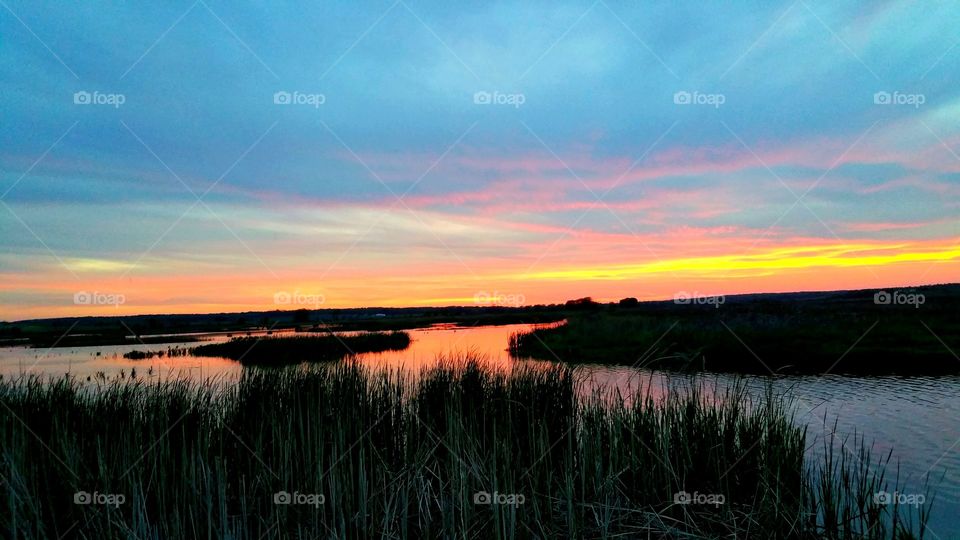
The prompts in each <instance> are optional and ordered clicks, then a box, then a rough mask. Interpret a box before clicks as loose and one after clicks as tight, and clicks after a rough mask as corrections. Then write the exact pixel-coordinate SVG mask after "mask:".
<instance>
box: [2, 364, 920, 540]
mask: <svg viewBox="0 0 960 540" xmlns="http://www.w3.org/2000/svg"><path fill="white" fill-rule="evenodd" d="M630 398H631V399H629V400H628V399H626V398H625V397H623V396H617V395H615V394H614V395H610V394H602V393H601V392H599V391H598V392H596V393H594V394H592V395H590V396H587V397H583V396H582V394H578V393H577V391H576V381H575V378H574V376H573V372H572V371H571V370H570V369H569V368H566V367H562V366H554V367H542V366H537V367H533V366H523V365H517V366H515V367H514V368H513V369H511V370H510V371H505V370H497V369H492V368H489V367H484V366H483V365H481V364H480V363H477V362H475V361H471V360H470V359H469V358H459V359H457V361H452V360H451V361H446V362H443V363H441V365H440V366H439V367H436V368H432V369H429V370H426V371H424V372H422V373H419V374H417V376H411V375H409V374H405V373H403V372H399V371H393V372H391V371H378V372H376V373H371V372H369V371H368V370H366V369H364V368H362V367H361V366H359V365H358V364H356V363H352V362H346V363H336V364H328V365H320V366H311V367H303V366H297V367H296V368H290V369H285V370H260V369H250V370H246V371H245V372H244V374H243V375H242V376H241V378H240V379H239V381H238V382H236V383H234V384H224V383H217V382H209V381H208V382H207V383H204V384H198V383H191V382H187V381H183V380H171V381H165V382H152V383H150V382H144V381H142V380H140V381H131V380H129V379H128V380H125V381H109V382H102V381H101V382H100V383H98V384H83V383H81V382H79V381H77V380H73V379H59V380H42V379H39V378H36V377H26V378H21V379H18V380H14V381H0V437H2V438H0V442H2V448H0V451H2V455H0V459H2V461H0V473H2V479H3V486H2V497H0V505H2V508H3V509H4V510H3V511H2V512H0V527H2V530H3V531H4V533H5V534H6V535H7V536H8V537H11V538H57V537H60V536H61V535H66V536H68V537H77V538H134V537H135V538H141V539H148V538H195V537H207V538H239V539H248V538H249V539H256V538H318V537H319V538H331V537H340V538H381V537H388V538H421V537H428V538H439V537H442V538H530V537H541V538H564V537H572V538H587V537H588V538H625V537H629V538H632V537H642V538H647V537H651V538H662V537H671V538H716V537H734V536H736V537H738V538H893V537H897V538H903V537H909V536H908V531H907V530H906V525H905V524H907V523H908V522H909V520H910V517H909V516H908V515H907V514H908V513H909V512H908V510H907V509H905V508H902V507H897V508H894V507H889V506H877V505H873V504H871V501H872V500H873V499H872V498H871V497H872V492H871V490H875V489H877V488H878V486H885V485H886V483H887V479H886V478H885V476H884V474H885V473H884V469H883V468H882V466H883V465H884V464H883V463H879V465H880V468H877V467H876V466H875V465H877V464H875V463H873V462H871V460H870V459H869V458H867V459H865V460H863V461H860V460H853V459H846V458H844V457H843V456H836V455H834V454H831V453H828V454H827V455H828V456H829V457H828V458H827V459H825V460H824V463H822V464H805V463H804V449H805V444H806V442H807V441H806V434H805V432H804V430H803V429H801V428H798V427H796V426H795V424H794V423H793V422H792V421H791V416H790V413H789V403H787V402H785V401H783V400H781V399H777V398H774V397H773V395H772V394H771V395H769V396H768V397H767V398H766V399H758V400H751V399H749V398H748V395H747V393H746V392H745V389H744V387H743V386H742V385H737V386H735V387H734V388H732V389H730V390H727V391H726V393H723V394H721V395H716V394H714V393H712V392H710V393H709V395H708V393H706V392H703V391H702V390H699V389H698V388H697V387H696V386H695V387H694V388H693V389H692V390H691V391H688V392H676V393H669V394H668V395H666V396H665V397H662V398H661V397H658V398H657V399H654V397H653V396H652V393H650V392H644V391H643V390H640V391H638V392H637V393H636V394H634V395H632V396H630ZM861 443H862V441H861ZM830 448H833V445H831V446H830ZM858 448H860V449H861V450H859V451H861V452H864V451H865V450H863V449H862V448H863V446H862V445H860V446H858ZM861 457H863V456H861ZM864 463H868V464H870V465H869V466H868V465H864ZM888 490H891V491H892V489H890V488H888ZM81 491H82V492H87V493H94V492H97V493H100V494H122V495H123V496H124V498H125V500H124V502H123V503H122V504H119V505H116V506H105V505H97V504H75V503H74V497H75V493H77V492H81ZM681 491H685V492H688V493H690V494H711V495H714V496H722V497H723V499H724V500H723V504H718V505H712V504H678V503H676V502H675V497H676V494H677V493H678V492H681ZM278 492H287V493H289V494H290V495H291V497H293V498H294V500H306V501H311V500H312V501H314V502H317V501H318V498H317V497H314V498H313V499H304V497H305V496H306V497H308V496H311V495H322V496H323V501H322V503H317V504H276V503H275V496H276V494H277V493H278ZM484 493H488V494H490V499H492V500H493V501H494V502H495V504H484V503H485V502H486V501H487V499H486V498H484V496H483V494H484ZM297 497H299V499H297ZM521 497H522V499H521ZM498 501H499V502H500V503H507V504H498V503H497V502H498ZM478 502H479V504H478ZM924 519H925V517H924V515H923V514H922V513H921V514H920V515H919V516H916V520H914V521H913V522H912V523H913V525H914V530H915V531H917V532H919V531H921V530H922V524H923V521H924Z"/></svg>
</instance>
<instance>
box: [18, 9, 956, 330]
mask: <svg viewBox="0 0 960 540" xmlns="http://www.w3.org/2000/svg"><path fill="white" fill-rule="evenodd" d="M456 4H458V3H448V2H422V1H418V0H393V1H386V2H376V1H370V2H309V3H303V4H300V3H296V4H295V3H286V2H250V3H243V4H241V3H237V2H226V1H218V0H197V1H194V2H191V1H189V0H188V1H185V2H178V1H170V2H162V3H150V4H149V5H134V3H122V4H118V3H115V2H96V1H90V2H83V3H78V4H77V5H59V6H58V7H57V8H56V9H51V8H49V7H48V6H44V5H43V3H38V2H29V1H17V0H0V320H21V319H27V318H37V317H60V316H78V315H117V314H120V315H123V314H135V313H191V312H231V311H246V310H261V309H293V308H298V307H308V308H313V307H321V308H338V307H356V306H429V305H493V304H498V305H531V304H538V303H553V302H562V301H565V300H567V299H571V298H578V297H582V296H592V297H593V298H595V299H598V300H604V301H607V300H617V299H619V298H623V297H636V298H639V299H641V300H648V299H664V298H672V297H676V296H677V295H684V294H685V295H702V296H710V295H718V294H735V293H743V292H766V291H795V290H829V289H848V288H872V287H878V288H884V287H890V288H895V287H898V286H905V285H916V284H926V283H944V282H957V281H960V279H958V276H960V240H958V238H960V122H958V120H960V84H958V83H960V36H958V35H957V33H956V29H957V28H960V5H957V4H956V3H953V2H946V1H937V0H933V1H930V2H922V3H920V2H900V1H891V2H884V1H876V2H867V3H864V2H842V1H838V2H813V1H807V0H797V1H796V2H790V1H786V2H771V1H764V2H747V1H745V2H736V3H728V2H706V3H705V2H672V1H671V2H665V1H664V2H642V3H641V2H615V1H612V0H596V1H589V0H588V1H584V2H529V1H515V2H477V3H469V4H467V5H456ZM730 4H734V5H730Z"/></svg>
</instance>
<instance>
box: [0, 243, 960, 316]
mask: <svg viewBox="0 0 960 540" xmlns="http://www.w3.org/2000/svg"><path fill="white" fill-rule="evenodd" d="M733 246H736V244H733ZM682 249H683V246H678V247H677V250H675V251H676V253H675V254H674V255H673V256H664V257H661V258H659V259H658V258H655V257H652V256H649V255H648V258H647V260H645V261H642V262H633V263H628V262H622V261H617V260H610V261H606V262H595V263H592V264H569V265H561V264H558V263H557V261H556V260H549V261H548V260H543V261H539V260H535V259H530V260H526V259H522V258H518V259H517V260H511V261H508V262H507V263H505V262H504V261H503V260H471V261H470V263H469V266H467V265H466V264H453V263H448V264H447V265H446V266H444V265H439V264H431V265H426V263H424V262H423V261H420V262H408V263H406V264H405V265H401V264H397V263H390V266H389V267H390V275H389V276H384V275H383V274H382V272H380V271H378V270H376V269H373V268H370V267H365V268H363V269H358V268H349V267H345V268H341V269H337V270H335V271H331V272H330V273H329V275H325V276H323V278H322V279H320V278H319V274H320V272H318V271H317V269H316V268H303V267H292V266H291V267H288V268H286V269H284V270H283V271H282V272H280V273H279V274H278V275H276V276H273V275H264V272H263V271H262V269H261V270H257V269H251V270H248V271H246V272H241V273H229V272H216V271H200V270H194V271H193V272H194V273H189V272H187V271H185V270H180V269H177V272H176V275H173V273H172V272H171V273H167V272H166V271H165V272H163V273H154V274H150V273H147V272H142V271H141V270H139V269H138V270H135V271H133V272H131V273H130V274H129V275H127V276H124V277H123V278H117V277H116V275H117V274H118V273H120V272H118V271H117V270H116V269H115V268H113V267H112V266H111V265H110V264H94V263H87V264H86V265H85V269H84V270H83V271H82V272H80V279H77V280H74V279H71V278H69V277H67V278H60V279H58V280H52V279H51V278H50V276H49V275H47V274H44V273H19V274H7V276H5V279H4V281H3V283H2V284H0V291H4V292H5V293H7V294H6V296H9V295H10V293H29V294H31V295H44V296H45V297H47V298H49V299H50V300H49V301H48V302H47V303H46V304H43V305H36V304H30V305H27V304H23V305H17V304H16V303H12V304H11V303H8V304H6V305H4V306H2V309H3V310H4V311H3V312H0V319H3V320H21V319H29V318H43V317H75V316H89V315H101V316H110V315H134V314H164V313H168V314H184V313H217V312H242V311H269V310H274V309H279V310H292V309H298V308H308V309H314V308H351V307H365V306H382V307H404V306H410V307H417V306H444V305H493V304H497V303H503V300H504V299H506V305H533V304H549V303H562V302H564V301H566V300H568V299H571V298H578V297H583V296H591V297H593V298H595V299H597V300H600V301H611V300H617V299H619V298H623V297H627V296H632V297H636V298H639V299H641V300H657V299H666V298H671V297H672V296H673V295H674V294H675V293H676V292H678V291H700V292H702V293H709V294H728V295H729V294H743V293H755V292H790V291H810V290H838V289H863V288H888V287H896V286H907V285H921V284H933V283H948V282H958V281H960V279H957V278H958V276H960V246H958V245H957V242H956V240H950V241H923V242H903V241H900V242H872V243H871V242H858V243H831V244H821V245H804V246H778V247H769V248H763V249H754V250H749V249H746V248H744V247H743V246H742V244H741V245H740V246H739V247H733V249H738V252H737V253H731V254H716V255H706V256H699V257H691V256H688V255H686V253H684V252H683V251H682ZM721 253H722V252H721ZM614 255H615V254H614ZM614 255H611V256H614ZM459 262H460V263H463V261H459ZM386 264H387V263H384V265H386ZM531 265H533V266H537V265H539V266H543V267H545V269H544V270H540V271H536V270H535V268H531ZM384 267H385V266H384ZM304 276H318V277H315V278H313V279H308V278H304ZM81 291H83V292H100V293H107V294H121V295H123V297H124V302H123V303H120V304H117V305H78V304H76V303H74V300H73V297H74V295H75V294H77V293H78V292H81ZM278 294H280V295H281V296H282V297H283V298H290V299H292V300H291V301H289V302H286V303H285V302H283V301H281V302H279V303H278V302H277V301H276V300H275V298H276V295H278ZM283 295H286V296H283Z"/></svg>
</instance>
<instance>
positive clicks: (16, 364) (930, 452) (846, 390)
mask: <svg viewBox="0 0 960 540" xmlns="http://www.w3.org/2000/svg"><path fill="white" fill-rule="evenodd" d="M529 328H530V325H505V326H483V327H471V328H455V327H450V326H449V325H437V326H434V327H430V328H423V329H418V330H411V331H410V335H411V338H412V344H411V346H410V347H409V348H408V349H406V350H404V351H389V352H384V353H370V354H363V355H360V360H361V361H362V362H364V363H365V364H368V365H371V366H376V367H385V368H390V369H403V370H410V371H413V372H416V371H418V370H420V369H422V368H424V367H428V366H431V365H434V364H435V363H436V362H437V357H438V356H440V355H449V354H456V353H464V352H474V353H478V354H479V355H481V356H483V357H484V358H485V360H484V361H486V362H488V363H489V364H491V365H493V366H497V367H505V368H509V367H510V366H512V365H515V364H517V363H518V362H526V361H521V360H515V359H512V358H510V356H509V355H508V354H507V351H506V347H507V343H508V339H509V337H510V335H511V334H512V333H514V332H517V331H522V330H527V329H529ZM283 333H284V332H274V334H283ZM232 335H234V336H239V335H241V334H240V333H235V334H232ZM243 335H245V334H243ZM255 335H256V334H255ZM199 338H200V339H201V340H203V341H204V342H209V341H224V340H227V339H229V338H230V335H228V334H216V335H204V336H199ZM169 346H175V344H162V345H159V344H151V345H139V344H138V345H116V346H94V347H68V348H58V349H51V350H43V349H27V348H24V347H4V348H0V373H2V374H3V375H4V376H5V377H10V376H15V375H17V374H18V373H23V372H30V373H43V374H47V375H51V376H60V375H62V374H64V373H68V372H69V373H71V374H73V375H75V376H77V377H82V378H85V377H87V376H90V377H93V376H95V375H96V374H97V373H98V372H103V373H104V374H105V375H106V376H107V377H113V376H116V375H118V374H120V373H121V372H122V373H123V374H124V376H129V375H130V373H131V370H134V369H135V370H136V373H137V377H138V378H156V377H162V378H168V377H178V376H186V377H191V378H194V379H204V378H208V377H217V378H223V379H229V378H233V377H236V376H237V375H238V374H240V373H241V372H242V370H243V368H242V367H240V366H239V364H237V363H236V362H234V361H232V360H228V359H224V358H194V357H191V356H184V357H172V358H169V357H166V356H165V357H163V358H157V357H154V358H151V359H145V360H127V359H125V358H123V356H122V355H123V353H125V352H129V351H132V350H140V351H156V350H166V349H167V348H168V347H169ZM180 346H190V344H189V343H187V344H180ZM98 353H99V354H98ZM576 369H577V373H578V377H579V379H580V380H581V381H582V384H583V385H584V387H585V389H589V388H594V387H596V386H604V387H608V388H619V389H621V391H623V392H625V393H627V392H629V391H630V390H635V389H636V388H637V387H638V386H641V385H642V386H643V387H646V388H649V389H651V391H659V390H662V389H664V388H669V387H677V386H681V387H682V386H685V385H689V384H698V383H702V384H705V385H706V387H708V388H709V389H715V390H717V391H722V389H723V388H725V387H727V386H729V385H730V384H732V383H733V381H734V380H735V377H734V376H733V375H727V374H705V375H701V376H691V375H684V374H676V373H668V372H652V371H648V370H639V369H635V368H630V367H623V366H614V367H611V366H597V365H584V366H579V367H577V368H576ZM741 380H744V381H745V382H746V384H747V385H748V388H750V391H751V392H753V393H756V394H761V393H762V392H763V390H764V389H765V388H766V386H767V385H768V384H773V386H774V388H775V389H776V390H777V391H778V392H781V393H788V394H789V395H791V396H792V397H793V398H794V402H795V407H796V408H795V414H796V420H797V422H798V423H800V424H801V425H806V426H807V427H808V434H809V435H808V440H809V441H810V450H809V453H810V455H811V457H812V458H815V457H816V456H817V455H818V453H819V452H821V451H822V441H823V438H824V436H826V435H827V434H828V433H829V432H831V431H833V427H834V422H836V431H837V435H838V436H839V438H840V439H841V440H842V438H843V437H852V436H853V435H854V434H857V435H862V436H864V437H865V438H866V440H867V441H868V442H869V443H872V445H873V448H874V456H875V457H878V456H880V455H881V454H882V455H886V453H887V452H888V451H890V450H891V449H892V450H893V457H892V464H891V467H892V468H891V470H890V473H891V474H892V475H896V472H897V471H896V463H897V462H899V466H900V471H899V473H900V483H901V486H902V487H901V492H902V493H921V492H922V490H923V485H924V481H925V480H927V479H929V480H930V482H931V484H932V486H933V487H934V488H935V491H936V500H935V503H934V507H933V508H934V510H933V514H932V516H931V520H930V528H931V530H932V532H933V533H934V534H933V535H930V537H931V538H943V539H946V538H960V423H958V422H957V421H956V418H957V413H958V412H960V377H956V376H943V377H850V376H840V375H828V376H822V377H816V376H781V377H777V378H772V377H760V376H748V377H741ZM824 419H826V422H825V420H824ZM849 446H850V447H851V448H852V447H853V444H852V439H851V443H850V444H849ZM941 477H942V480H941Z"/></svg>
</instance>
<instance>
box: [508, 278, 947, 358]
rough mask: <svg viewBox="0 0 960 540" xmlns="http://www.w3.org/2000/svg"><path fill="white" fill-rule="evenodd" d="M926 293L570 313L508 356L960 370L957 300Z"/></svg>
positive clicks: (523, 339) (517, 340)
mask: <svg viewBox="0 0 960 540" xmlns="http://www.w3.org/2000/svg"><path fill="white" fill-rule="evenodd" d="M943 290H945V291H947V292H949V293H950V294H947V293H945V292H942V291H941V290H940V289H938V288H928V289H922V291H925V293H924V294H926V295H927V296H926V303H925V304H923V305H921V306H919V307H914V306H908V305H877V304H875V303H874V298H873V295H872V294H868V293H869V292H866V293H860V292H856V291H855V292H850V293H835V294H834V293H831V295H828V296H825V297H823V298H818V297H815V296H804V297H799V298H792V297H791V298H785V299H779V300H778V299H759V300H758V299H751V298H731V299H727V300H726V302H725V303H721V304H719V305H690V304H681V305H678V304H674V303H672V302H662V303H656V304H641V305H639V306H636V307H632V308H608V309H602V310H600V309H598V310H594V311H588V312H582V313H579V314H576V315H573V316H571V317H570V318H569V319H568V322H567V324H566V325H564V326H561V327H557V328H548V329H540V330H535V331H532V332H528V333H521V334H517V335H515V336H514V337H513V338H512V339H511V343H510V351H511V354H513V355H515V356H518V357H533V358H541V359H545V360H561V361H564V362H590V363H612V364H628V365H638V366H639V365H642V366H647V367H652V368H664V369H687V370H701V369H708V370H716V371H730V372H740V373H760V374H769V373H770V372H771V371H778V372H787V373H823V372H826V371H828V370H829V371H830V372H831V373H853V374H943V373H957V372H958V371H960V362H957V358H956V357H955V355H954V352H953V351H957V350H960V318H957V317H956V309H957V306H958V305H960V297H958V296H956V295H953V294H952V293H953V291H954V288H948V289H943Z"/></svg>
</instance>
